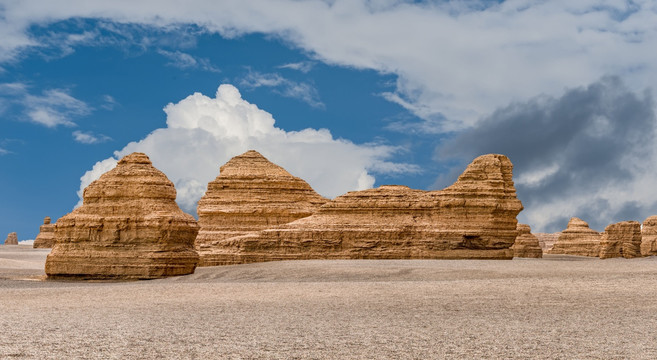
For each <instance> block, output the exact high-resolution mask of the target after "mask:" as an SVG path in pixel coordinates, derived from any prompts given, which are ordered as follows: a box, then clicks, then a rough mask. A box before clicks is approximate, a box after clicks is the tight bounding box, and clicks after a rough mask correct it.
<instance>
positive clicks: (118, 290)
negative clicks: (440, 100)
mask: <svg viewBox="0 0 657 360" xmlns="http://www.w3.org/2000/svg"><path fill="white" fill-rule="evenodd" d="M48 251H49V250H48V249H31V248H30V247H28V246H21V245H18V246H0V329H3V336H1V337H0V358H18V359H20V358H38V359H62V358H104V359H118V358H121V359H137V358H139V359H143V358H147V359H154V358H181V359H208V358H225V359H250V358H264V359H324V358H339V359H360V358H362V359H372V358H401V359H426V358H537V359H554V358H561V359H565V358H578V359H621V358H622V359H626V358H635V359H654V358H657V345H656V344H657V332H655V331H654V329H655V328H657V301H655V299H657V258H655V257H648V258H640V259H622V258H616V259H608V260H600V259H597V258H585V257H575V256H566V255H546V256H545V258H543V259H514V260H511V261H501V260H499V261H494V260H334V261H319V260H317V261H284V262H269V263H255V264H248V265H232V266H220V267H202V268H197V269H196V272H195V274H193V275H188V276H181V277H173V278H167V279H160V280H150V281H132V282H58V281H44V280H43V279H44V278H45V273H44V270H43V268H44V262H45V257H46V255H47V254H48Z"/></svg>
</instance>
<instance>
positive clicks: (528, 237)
mask: <svg viewBox="0 0 657 360" xmlns="http://www.w3.org/2000/svg"><path fill="white" fill-rule="evenodd" d="M511 248H512V249H513V257H524V258H542V257H543V249H541V246H540V245H539V244H538V238H537V237H536V236H534V235H532V231H531V227H530V226H529V225H526V224H518V236H517V237H516V242H515V243H514V244H513V246H512V247H511Z"/></svg>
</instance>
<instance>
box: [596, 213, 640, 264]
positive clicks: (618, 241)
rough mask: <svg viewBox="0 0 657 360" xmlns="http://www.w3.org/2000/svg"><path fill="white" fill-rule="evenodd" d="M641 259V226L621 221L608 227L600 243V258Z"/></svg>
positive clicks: (632, 222)
mask: <svg viewBox="0 0 657 360" xmlns="http://www.w3.org/2000/svg"><path fill="white" fill-rule="evenodd" d="M614 257H624V258H626V259H631V258H635V257H641V224H639V222H638V221H622V222H619V223H615V224H611V225H608V226H607V227H606V228H605V232H604V233H603V234H602V240H601V242H600V258H601V259H608V258H614Z"/></svg>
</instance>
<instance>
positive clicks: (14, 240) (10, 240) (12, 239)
mask: <svg viewBox="0 0 657 360" xmlns="http://www.w3.org/2000/svg"><path fill="white" fill-rule="evenodd" d="M5 245H18V235H16V233H15V232H10V233H9V234H8V235H7V238H6V239H5Z"/></svg>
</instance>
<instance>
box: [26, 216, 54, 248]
mask: <svg viewBox="0 0 657 360" xmlns="http://www.w3.org/2000/svg"><path fill="white" fill-rule="evenodd" d="M54 243H55V224H51V223H50V216H46V218H45V219H43V225H41V227H39V235H37V237H36V239H34V244H33V245H32V247H33V248H35V249H40V248H51V247H52V246H53V245H54Z"/></svg>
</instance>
